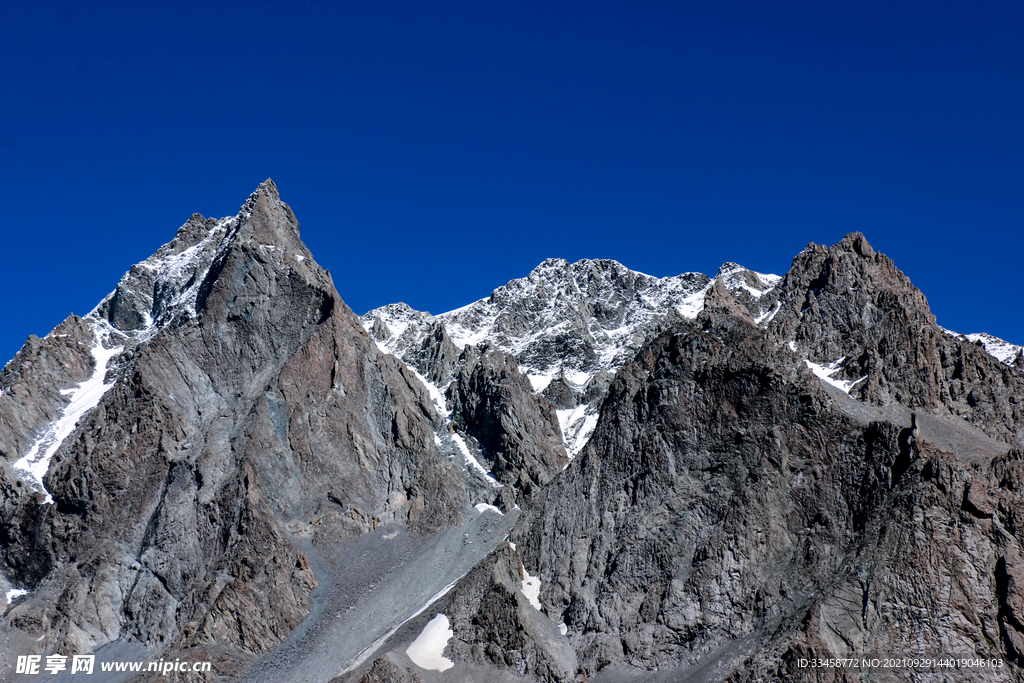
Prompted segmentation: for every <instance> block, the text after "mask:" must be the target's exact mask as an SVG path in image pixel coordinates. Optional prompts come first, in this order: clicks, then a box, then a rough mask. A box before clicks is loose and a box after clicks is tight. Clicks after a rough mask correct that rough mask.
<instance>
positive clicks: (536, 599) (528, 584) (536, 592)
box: [519, 564, 543, 611]
mask: <svg viewBox="0 0 1024 683" xmlns="http://www.w3.org/2000/svg"><path fill="white" fill-rule="evenodd" d="M519 566H520V568H521V569H522V572H523V576H524V577H525V578H524V579H523V580H522V589H521V590H522V592H523V595H524V596H526V599H527V600H528V601H529V602H530V604H531V605H533V607H534V609H536V610H537V611H540V610H542V609H543V608H542V607H541V604H540V577H539V576H533V575H531V574H530V572H528V571H526V567H525V566H524V565H522V564H520V565H519Z"/></svg>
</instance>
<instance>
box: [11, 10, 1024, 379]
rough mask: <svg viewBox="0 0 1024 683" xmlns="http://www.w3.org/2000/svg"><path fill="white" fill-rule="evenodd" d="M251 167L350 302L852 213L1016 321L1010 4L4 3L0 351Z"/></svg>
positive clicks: (470, 286)
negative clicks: (290, 213) (552, 260)
mask: <svg viewBox="0 0 1024 683" xmlns="http://www.w3.org/2000/svg"><path fill="white" fill-rule="evenodd" d="M426 5H433V7H427V6H426ZM267 177H272V178H273V179H274V180H275V181H276V182H277V184H278V186H279V187H280V189H281V194H282V196H283V198H284V199H285V200H286V201H288V202H289V203H290V204H291V205H292V208H293V209H294V210H295V212H296V214H297V215H298V217H299V220H300V221H301V223H302V234H303V237H304V239H305V240H306V243H307V244H308V245H309V247H310V249H311V250H312V251H313V253H314V255H315V256H316V258H317V260H318V261H319V262H320V263H321V264H322V265H324V266H325V267H327V268H330V270H331V273H332V275H333V276H334V280H335V283H336V284H337V286H338V289H339V291H340V292H341V295H342V297H343V298H344V299H345V300H346V301H347V302H348V303H349V305H350V306H352V308H353V309H355V310H356V312H359V313H362V312H365V311H366V310H367V309H369V308H372V307H375V306H379V305H382V304H385V303H389V302H393V301H399V300H404V301H406V302H407V303H409V304H410V305H412V306H414V307H415V308H419V309H425V310H430V311H433V312H435V313H439V312H442V311H445V310H448V309H451V308H454V307H457V306H461V305H463V304H465V303H468V302H470V301H472V300H475V299H477V298H480V297H483V296H486V295H487V294H488V293H489V292H490V291H491V290H492V289H493V288H494V287H496V286H499V285H501V284H504V283H505V282H506V281H508V280H509V279H511V278H514V277H520V276H523V275H525V274H526V273H527V272H529V271H530V270H531V269H532V268H533V267H534V266H535V265H537V264H538V263H539V262H540V261H542V260H543V259H545V258H547V257H553V256H559V257H563V258H566V259H569V260H571V261H572V260H576V259H579V258H584V257H593V258H597V257H601V258H614V259H617V260H619V261H621V262H622V263H624V264H626V265H627V266H629V267H632V268H635V269H637V270H641V271H644V272H646V273H650V274H652V275H659V276H664V275H675V274H678V273H680V272H684V271H690V270H700V271H704V272H706V273H709V274H713V273H714V272H715V271H716V270H717V268H718V266H719V265H720V264H721V263H722V262H723V261H726V260H732V261H737V262H739V263H742V264H744V265H746V266H747V267H750V268H753V269H755V270H760V271H766V272H775V273H780V274H781V273H783V272H785V270H786V269H787V268H788V266H789V264H790V262H791V260H792V258H793V256H794V255H795V254H796V253H797V252H798V251H800V250H801V249H802V248H803V247H804V246H805V245H806V244H807V243H808V242H810V241H815V242H819V243H828V244H831V243H834V242H836V241H838V240H839V239H841V238H842V236H843V235H844V234H845V233H847V232H849V231H853V230H861V231H863V232H864V233H865V234H866V235H867V237H868V239H869V241H870V242H871V243H872V244H873V245H874V246H875V248H876V249H878V250H880V251H883V252H885V253H887V254H888V255H889V256H891V257H892V258H893V259H894V260H895V261H896V264H897V265H898V266H899V267H900V268H902V269H903V270H904V272H906V273H907V274H908V275H909V276H910V278H911V279H912V280H913V281H914V283H915V284H916V285H917V286H919V287H920V288H921V289H922V290H923V291H924V292H925V294H926V295H927V296H928V298H929V301H930V303H931V305H932V310H933V311H934V312H935V314H936V315H937V316H938V320H939V323H940V324H941V325H944V326H946V327H949V328H952V329H955V330H958V331H962V332H972V331H988V332H991V333H993V334H996V335H999V336H1002V337H1004V338H1007V339H1009V340H1010V341H1014V342H1017V343H1024V315H1022V314H1024V304H1022V298H1021V296H1022V293H1024V268H1022V267H1021V263H1022V258H1024V246H1022V245H1024V242H1022V235H1024V3H1021V2H1019V0H1014V1H1013V2H981V3H966V2H958V3H945V2H935V1H928V2H918V3H901V2H892V1H887V2H863V1H859V2H821V1H820V0H814V1H811V2H785V3H773V2H728V1H723V0H714V1H713V2H711V1H709V2H702V3H684V2H665V3H657V2H637V3H625V2H608V3H603V2H594V1H593V0H589V1H588V2H579V3H552V2H550V1H548V2H538V3H529V2H509V3H501V2H493V1H488V2H476V1H474V2H466V3H422V2H409V3H398V2H367V3H355V2H353V3H342V2H339V3H309V4H306V5H304V6H303V7H300V8H294V7H285V6H284V3H266V4H261V3H253V2H249V3H237V4H236V3H215V2H203V3H196V4H187V3H182V2H175V3H158V2H157V3H153V2H144V3H137V2H134V3H124V4H115V3H102V2H81V3H60V4H51V3H47V2H39V1H38V0H37V1H33V2H19V1H14V0H4V1H3V2H2V3H0V255H2V264H3V265H2V268H0V321H2V322H0V357H2V358H3V359H7V358H9V357H11V356H12V355H13V354H14V353H15V351H16V350H17V349H18V348H19V347H20V345H21V344H22V342H23V341H24V339H25V337H26V336H27V335H28V334H30V333H35V334H39V335H42V334H45V333H46V332H47V331H49V330H50V329H51V328H52V327H53V326H54V325H56V324H57V323H58V322H60V320H62V319H63V318H64V317H65V316H66V315H67V314H68V313H69V312H71V311H73V312H75V313H78V314H84V313H86V312H88V311H89V310H90V309H91V308H92V307H93V306H94V305H95V303H96V302H97V301H99V299H100V298H102V297H103V296H104V295H105V294H106V293H107V292H108V291H110V290H111V289H113V287H114V285H115V284H116V282H117V280H118V278H119V277H120V275H121V274H122V273H123V272H124V271H125V270H126V269H127V268H128V267H129V266H130V265H131V264H132V263H134V262H136V261H139V260H142V259H144V258H145V257H146V256H148V255H149V254H150V253H152V252H153V251H155V250H156V248H157V247H159V246H160V245H161V244H163V243H164V242H166V241H167V240H169V239H170V238H171V237H172V236H173V234H174V232H175V230H176V229H177V227H178V226H179V225H180V224H181V223H183V222H184V221H185V220H186V219H187V218H188V216H189V215H190V214H192V213H193V212H196V211H198V212H200V213H202V214H204V215H207V216H210V215H213V216H218V217H219V216H224V215H233V214H234V213H235V212H236V211H237V210H238V207H239V206H240V205H241V203H242V202H243V201H244V200H245V198H246V197H247V196H248V194H249V192H251V191H252V190H253V189H254V188H255V187H256V185H257V184H258V183H259V182H260V181H262V180H263V179H265V178H267ZM0 362H2V361H0Z"/></svg>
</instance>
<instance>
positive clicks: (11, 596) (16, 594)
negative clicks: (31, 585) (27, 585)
mask: <svg viewBox="0 0 1024 683" xmlns="http://www.w3.org/2000/svg"><path fill="white" fill-rule="evenodd" d="M22 595H28V591H27V590H24V589H22V588H12V589H11V590H9V591H7V604H8V605H9V604H11V603H12V602H14V601H15V600H16V599H17V598H20V597H21V596H22Z"/></svg>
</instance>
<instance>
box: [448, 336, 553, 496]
mask: <svg viewBox="0 0 1024 683" xmlns="http://www.w3.org/2000/svg"><path fill="white" fill-rule="evenodd" d="M447 398H448V404H449V405H450V406H451V408H452V423H453V424H454V426H455V427H456V428H458V429H460V430H463V431H465V432H467V433H468V434H470V435H471V436H473V437H474V438H475V439H476V440H477V441H478V442H479V443H480V445H481V446H482V447H483V448H484V450H485V452H486V453H487V454H488V455H489V456H490V458H491V463H490V464H491V471H492V472H493V473H494V476H495V477H497V479H498V481H500V482H502V483H505V484H509V485H514V486H515V487H516V488H517V489H519V490H522V491H523V492H524V493H525V494H526V495H527V496H530V495H532V494H533V493H535V492H536V490H537V489H538V488H539V487H540V486H543V485H544V484H546V483H548V482H549V481H551V478H552V477H553V476H554V475H556V474H557V473H558V472H560V471H561V470H562V468H563V467H564V466H565V465H567V464H568V462H569V460H568V458H567V457H566V454H565V447H564V446H563V445H562V438H561V432H560V431H559V429H558V418H557V417H556V415H555V408H554V406H553V405H551V404H550V403H548V402H547V401H546V400H544V399H543V398H539V397H535V396H534V395H533V392H532V391H531V390H530V382H529V380H527V379H526V377H524V376H523V375H522V374H520V372H519V368H518V367H517V366H516V361H515V358H513V357H512V356H510V355H508V354H507V353H504V352H502V351H500V350H498V349H496V348H494V347H493V346H484V347H483V348H481V349H479V350H478V349H477V348H476V347H468V348H467V349H466V352H465V353H463V354H462V356H461V358H460V366H459V369H458V371H457V373H456V375H455V379H454V380H453V381H452V383H451V384H450V385H449V387H448V391H447Z"/></svg>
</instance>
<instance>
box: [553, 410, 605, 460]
mask: <svg viewBox="0 0 1024 683" xmlns="http://www.w3.org/2000/svg"><path fill="white" fill-rule="evenodd" d="M555 414H556V415H557V416H558V426H559V427H561V428H562V438H563V440H564V441H565V444H566V447H565V450H566V454H567V455H568V456H569V460H572V459H573V458H575V457H576V456H577V455H578V454H579V452H580V451H582V450H583V447H584V446H586V445H587V442H588V441H589V440H590V437H591V436H592V435H593V433H594V428H595V427H597V418H598V417H599V416H600V407H599V406H597V405H595V404H590V403H583V404H581V405H578V406H576V407H575V408H571V409H566V410H556V411H555Z"/></svg>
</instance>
